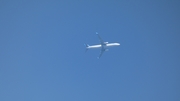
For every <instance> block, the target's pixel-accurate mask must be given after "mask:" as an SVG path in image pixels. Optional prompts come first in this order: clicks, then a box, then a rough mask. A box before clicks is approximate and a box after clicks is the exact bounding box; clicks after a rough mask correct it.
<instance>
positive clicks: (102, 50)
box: [97, 48, 105, 59]
mask: <svg viewBox="0 0 180 101" xmlns="http://www.w3.org/2000/svg"><path fill="white" fill-rule="evenodd" d="M104 51H105V50H104V49H103V48H102V49H101V53H100V54H99V57H97V58H98V59H99V58H100V57H101V56H102V54H103V53H104Z"/></svg>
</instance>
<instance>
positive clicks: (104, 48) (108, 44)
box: [85, 32, 120, 59]
mask: <svg viewBox="0 0 180 101" xmlns="http://www.w3.org/2000/svg"><path fill="white" fill-rule="evenodd" d="M96 35H97V36H98V38H99V41H100V43H101V44H99V45H92V46H90V45H88V44H85V46H86V51H87V50H88V49H97V48H100V49H101V52H100V55H99V57H97V58H98V59H99V58H100V57H101V56H102V54H103V53H104V51H108V49H107V48H109V47H114V46H119V45H120V43H109V42H104V41H103V40H102V38H101V37H100V35H99V34H98V33H97V32H96Z"/></svg>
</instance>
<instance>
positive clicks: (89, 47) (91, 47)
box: [86, 43, 120, 49]
mask: <svg viewBox="0 0 180 101" xmlns="http://www.w3.org/2000/svg"><path fill="white" fill-rule="evenodd" d="M119 45H120V43H107V44H102V45H101V44H99V45H91V46H88V47H86V48H87V49H96V48H102V47H103V48H109V47H114V46H119Z"/></svg>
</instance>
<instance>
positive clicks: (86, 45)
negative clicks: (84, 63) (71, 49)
mask: <svg viewBox="0 0 180 101" xmlns="http://www.w3.org/2000/svg"><path fill="white" fill-rule="evenodd" d="M84 46H85V47H86V50H85V52H87V51H88V47H89V45H88V44H84Z"/></svg>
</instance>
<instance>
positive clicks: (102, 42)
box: [96, 32, 104, 44]
mask: <svg viewBox="0 0 180 101" xmlns="http://www.w3.org/2000/svg"><path fill="white" fill-rule="evenodd" d="M96 35H97V36H98V38H99V41H100V42H101V44H104V41H103V39H102V38H101V37H100V35H99V34H98V33H97V32H96Z"/></svg>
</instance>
